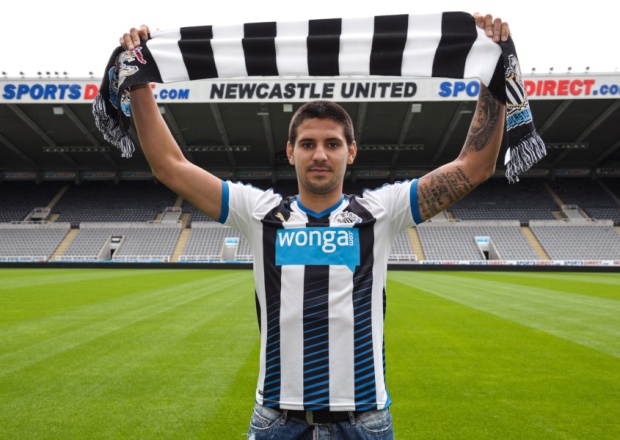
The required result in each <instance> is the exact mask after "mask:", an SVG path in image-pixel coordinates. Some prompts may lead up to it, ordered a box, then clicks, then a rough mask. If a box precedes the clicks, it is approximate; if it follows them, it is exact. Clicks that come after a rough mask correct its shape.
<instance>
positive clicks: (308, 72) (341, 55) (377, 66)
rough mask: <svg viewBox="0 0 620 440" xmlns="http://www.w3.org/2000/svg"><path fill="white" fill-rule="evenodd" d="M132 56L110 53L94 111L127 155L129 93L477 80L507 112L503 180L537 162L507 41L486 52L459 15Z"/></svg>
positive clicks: (222, 33)
mask: <svg viewBox="0 0 620 440" xmlns="http://www.w3.org/2000/svg"><path fill="white" fill-rule="evenodd" d="M150 37H151V38H150V39H149V40H148V41H146V42H144V43H143V44H142V45H141V46H140V47H138V48H136V49H135V50H133V51H128V50H123V49H122V48H121V47H118V48H117V49H116V50H114V52H113V53H112V56H111V57H110V60H109V62H108V65H107V66H106V71H105V74H104V79H103V82H102V84H101V87H100V90H99V94H98V95H97V97H96V99H95V102H94V104H93V114H94V116H95V121H96V123H97V127H98V128H99V130H100V131H101V132H102V133H103V135H104V138H105V139H106V140H107V141H109V142H110V143H112V144H113V145H115V146H117V147H119V148H120V149H121V150H122V153H123V157H130V156H131V155H132V153H133V150H134V147H133V142H132V140H131V138H130V136H129V125H130V106H129V101H130V94H129V87H131V86H132V85H135V84H143V83H147V82H156V83H170V82H175V81H193V80H203V79H209V78H210V79H214V78H232V77H255V76H282V77H284V76H286V77H290V76H294V77H308V76H311V77H315V76H324V77H330V76H346V75H365V76H369V75H376V76H402V77H443V78H478V79H479V80H480V81H481V82H482V83H483V84H485V85H486V86H487V87H488V88H489V91H490V92H491V93H492V94H493V95H494V96H495V97H496V98H497V99H498V100H499V101H501V102H503V103H505V104H506V136H507V139H506V141H507V145H508V151H507V153H506V166H507V170H506V176H507V177H508V179H509V180H510V181H512V182H514V181H517V180H518V175H519V174H520V173H522V172H524V171H526V170H528V169H529V168H530V167H531V166H532V165H533V164H534V163H536V162H537V161H539V160H540V159H541V158H542V157H544V156H545V154H546V150H545V145H544V143H543V141H542V139H541V138H540V137H539V136H538V134H537V133H536V131H535V128H534V124H533V120H532V114H531V111H530V107H529V104H528V101H527V96H526V93H525V90H524V87H523V81H522V78H521V72H520V69H519V62H518V59H517V54H516V51H515V47H514V43H513V41H512V38H509V39H508V41H507V42H501V43H499V44H497V43H494V42H493V41H492V40H491V39H490V38H488V37H487V36H485V34H484V30H482V29H480V28H478V26H476V23H475V21H474V19H473V17H472V16H471V15H470V14H468V13H465V12H444V13H441V14H432V15H386V16H375V17H370V18H367V19H360V18H356V19H323V20H308V21H305V22H277V23H276V22H269V23H249V24H242V25H238V26H196V27H186V28H180V29H171V30H163V31H157V32H154V33H152V34H151V36H150Z"/></svg>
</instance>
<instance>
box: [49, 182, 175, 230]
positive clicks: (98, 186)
mask: <svg viewBox="0 0 620 440" xmlns="http://www.w3.org/2000/svg"><path fill="white" fill-rule="evenodd" d="M176 198H177V196H176V195H175V194H174V193H173V192H172V191H170V190H169V189H168V188H166V187H165V186H164V185H155V184H154V183H153V182H152V181H135V182H130V181H128V182H123V183H122V184H115V183H114V182H98V181H88V182H83V183H82V184H80V185H72V186H71V187H70V188H69V190H68V191H67V192H66V193H65V194H64V195H63V197H62V198H61V199H60V200H59V201H58V203H57V204H56V205H55V206H54V208H53V210H52V212H53V213H55V214H58V221H63V222H69V223H71V227H73V228H77V227H78V226H79V224H80V223H83V222H98V223H101V222H147V221H153V220H155V218H156V217H157V214H159V213H161V212H163V211H164V209H165V208H166V207H168V206H173V205H174V203H175V201H176Z"/></svg>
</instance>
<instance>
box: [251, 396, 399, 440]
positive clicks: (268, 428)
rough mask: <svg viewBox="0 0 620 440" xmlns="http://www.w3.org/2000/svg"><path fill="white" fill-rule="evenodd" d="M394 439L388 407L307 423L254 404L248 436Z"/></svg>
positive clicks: (263, 438)
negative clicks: (335, 420) (338, 419)
mask: <svg viewBox="0 0 620 440" xmlns="http://www.w3.org/2000/svg"><path fill="white" fill-rule="evenodd" d="M367 439H371V440H393V439H394V427H393V426H392V414H390V410H389V409H384V410H372V411H366V412H363V413H361V414H360V415H358V416H357V417H355V418H353V419H351V420H345V421H343V422H338V423H331V424H328V425H314V426H313V425H310V424H308V422H307V421H306V420H299V419H296V418H291V417H286V415H285V413H284V412H282V411H278V410H275V409H272V408H267V407H265V406H262V405H258V404H257V405H255V406H254V412H253V414H252V420H251V421H250V429H249V431H248V440H367Z"/></svg>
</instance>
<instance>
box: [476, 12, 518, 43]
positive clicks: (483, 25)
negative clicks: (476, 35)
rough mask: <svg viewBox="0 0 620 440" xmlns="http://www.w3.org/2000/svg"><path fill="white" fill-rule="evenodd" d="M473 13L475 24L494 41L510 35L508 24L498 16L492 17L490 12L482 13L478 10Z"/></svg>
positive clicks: (505, 38) (502, 39)
mask: <svg viewBox="0 0 620 440" xmlns="http://www.w3.org/2000/svg"><path fill="white" fill-rule="evenodd" d="M473 15H474V20H475V21H476V25H477V26H478V27H479V28H480V29H484V32H485V34H486V36H487V37H489V38H492V39H493V41H495V42H496V43H498V42H499V41H500V40H501V41H506V40H508V36H509V35H510V26H509V25H508V23H506V22H503V21H502V19H501V18H499V17H498V18H495V19H493V16H492V15H491V14H486V15H482V14H481V13H479V12H475V13H474V14H473Z"/></svg>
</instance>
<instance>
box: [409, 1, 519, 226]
mask: <svg viewBox="0 0 620 440" xmlns="http://www.w3.org/2000/svg"><path fill="white" fill-rule="evenodd" d="M474 18H475V19H476V23H477V24H478V26H480V27H481V28H483V29H486V32H485V33H486V35H487V36H488V37H489V38H493V40H494V41H499V40H500V39H501V40H503V41H505V40H506V39H507V38H508V35H509V32H510V30H509V27H508V23H503V22H502V21H501V20H500V19H499V18H496V19H495V20H493V17H492V16H490V15H486V16H483V15H481V14H478V13H476V14H474ZM504 122H505V108H504V104H502V103H500V102H498V101H497V100H496V99H495V98H494V97H493V96H492V95H491V93H490V92H489V91H488V89H487V88H486V87H485V86H484V85H483V84H481V85H480V94H479V95H478V104H477V106H476V111H475V112H474V117H473V119H472V121H471V125H470V127H469V132H468V133H467V138H466V140H465V144H464V145H463V149H462V150H461V153H460V154H459V156H458V157H457V158H456V160H454V161H452V162H450V163H448V164H446V165H443V166H441V167H439V168H437V169H436V170H434V171H432V172H430V173H428V174H427V175H425V176H423V177H421V178H420V180H419V182H418V207H419V209H420V217H421V218H422V220H428V219H429V218H431V217H433V216H435V215H437V214H438V213H439V212H441V211H443V210H444V209H446V208H448V207H449V206H450V205H452V204H454V203H456V202H457V201H459V200H460V199H462V198H463V197H465V196H466V195H467V194H469V193H470V192H471V191H472V190H473V189H474V188H475V187H476V186H478V185H480V184H481V183H482V182H484V181H485V180H487V179H488V178H489V177H491V176H492V175H493V174H494V173H495V163H496V162H497V157H498V155H499V150H500V146H501V143H502V136H503V134H504Z"/></svg>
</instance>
